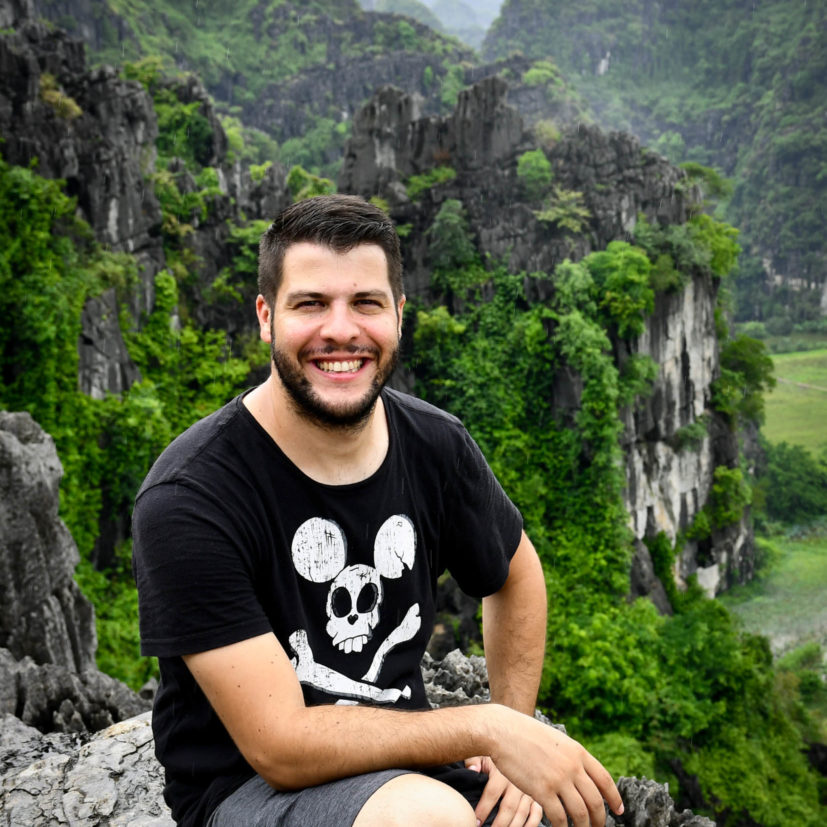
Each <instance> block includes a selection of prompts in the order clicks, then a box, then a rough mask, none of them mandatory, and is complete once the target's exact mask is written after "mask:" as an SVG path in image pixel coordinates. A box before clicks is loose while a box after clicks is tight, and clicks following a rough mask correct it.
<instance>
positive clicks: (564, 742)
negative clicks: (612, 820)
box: [490, 705, 623, 827]
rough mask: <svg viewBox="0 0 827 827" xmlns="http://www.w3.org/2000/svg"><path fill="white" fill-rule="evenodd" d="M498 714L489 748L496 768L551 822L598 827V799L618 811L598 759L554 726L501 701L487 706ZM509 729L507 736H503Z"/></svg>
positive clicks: (601, 815)
mask: <svg viewBox="0 0 827 827" xmlns="http://www.w3.org/2000/svg"><path fill="white" fill-rule="evenodd" d="M490 709H491V711H492V712H493V713H494V715H495V717H500V716H502V719H504V720H502V722H501V723H500V726H502V732H504V733H508V735H506V737H498V738H496V740H495V743H494V749H493V750H492V753H491V754H492V758H493V759H494V761H495V762H496V763H497V765H498V767H499V768H500V770H501V772H502V773H503V774H504V775H505V776H506V777H509V778H517V779H519V782H520V786H521V787H522V788H523V789H524V790H526V791H527V793H528V794H529V795H530V796H531V797H532V798H533V799H535V800H536V801H537V802H539V804H540V806H541V807H542V808H543V811H544V812H545V814H546V817H547V818H548V820H549V821H550V822H551V824H552V825H553V827H566V823H567V822H566V816H567V815H568V817H569V818H570V819H571V820H572V823H573V824H574V827H590V825H591V827H604V825H605V823H606V811H605V808H604V806H603V802H604V800H605V801H606V803H608V805H609V807H610V808H611V810H612V812H614V813H617V814H618V815H620V814H621V813H622V812H623V801H622V799H621V798H620V793H619V792H618V790H617V787H616V786H615V783H614V781H612V777H611V775H609V773H608V772H607V771H606V769H605V768H604V767H603V765H602V764H601V763H600V762H599V761H598V760H597V759H596V758H595V757H594V756H593V755H591V754H590V753H589V752H588V751H587V750H586V748H585V747H583V746H582V745H581V744H579V743H578V742H577V741H575V740H573V739H572V738H569V737H568V735H564V734H563V733H562V732H560V731H559V730H557V729H554V728H553V727H550V726H547V725H546V724H542V723H540V722H539V721H536V720H534V719H533V718H529V717H528V716H525V715H519V714H517V713H514V712H513V710H510V709H507V708H505V707H497V706H496V705H492V706H491V707H490ZM509 735H510V737H509Z"/></svg>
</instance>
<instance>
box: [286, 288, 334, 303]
mask: <svg viewBox="0 0 827 827" xmlns="http://www.w3.org/2000/svg"><path fill="white" fill-rule="evenodd" d="M324 297H325V295H324V293H319V292H317V291H315V290H294V291H293V292H292V293H288V294H287V295H286V296H285V297H284V299H285V301H286V302H287V303H288V304H293V303H294V302H297V301H302V300H304V299H323V298H324Z"/></svg>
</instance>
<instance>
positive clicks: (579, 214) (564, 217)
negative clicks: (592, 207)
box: [534, 186, 591, 235]
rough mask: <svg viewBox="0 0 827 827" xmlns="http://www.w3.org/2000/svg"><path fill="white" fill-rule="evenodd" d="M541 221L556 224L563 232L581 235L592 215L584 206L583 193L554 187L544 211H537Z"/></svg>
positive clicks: (535, 213)
mask: <svg viewBox="0 0 827 827" xmlns="http://www.w3.org/2000/svg"><path fill="white" fill-rule="evenodd" d="M534 215H536V216H537V219H538V220H539V221H547V222H548V223H549V224H555V225H556V226H558V227H559V228H560V229H562V230H567V231H568V232H570V233H573V234H574V235H579V234H580V233H582V232H583V230H584V228H585V227H586V225H587V224H588V222H589V219H590V218H591V213H590V212H589V211H588V209H587V208H586V207H585V206H584V205H583V193H582V192H577V190H567V189H563V188H562V187H557V186H555V187H553V188H552V192H551V196H550V197H549V198H548V199H547V200H546V201H545V202H544V204H543V209H542V210H535V212H534Z"/></svg>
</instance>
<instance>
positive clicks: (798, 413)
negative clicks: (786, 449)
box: [763, 350, 827, 454]
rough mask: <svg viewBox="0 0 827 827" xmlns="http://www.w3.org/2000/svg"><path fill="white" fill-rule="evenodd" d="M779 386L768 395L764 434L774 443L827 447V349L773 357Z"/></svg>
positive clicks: (815, 447)
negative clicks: (826, 423)
mask: <svg viewBox="0 0 827 827" xmlns="http://www.w3.org/2000/svg"><path fill="white" fill-rule="evenodd" d="M772 361H773V365H774V367H775V375H776V378H777V384H776V386H775V388H774V389H773V390H772V392H771V393H769V394H768V395H767V398H766V401H765V406H766V423H765V425H764V428H763V433H764V434H765V436H766V437H767V439H769V440H770V441H771V442H790V443H795V444H798V445H803V446H804V447H805V448H808V449H809V450H811V451H812V452H813V453H815V454H818V453H820V452H821V451H822V450H823V449H824V448H825V447H827V432H825V427H824V423H825V421H827V350H812V351H808V352H806V353H784V354H777V355H775V356H773V357H772Z"/></svg>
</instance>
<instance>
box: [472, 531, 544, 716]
mask: <svg viewBox="0 0 827 827" xmlns="http://www.w3.org/2000/svg"><path fill="white" fill-rule="evenodd" d="M547 608H548V604H547V600H546V581H545V575H544V574H543V568H542V565H541V564H540V559H539V557H538V556H537V552H536V551H535V550H534V546H533V545H532V544H531V541H530V540H529V539H528V537H527V536H526V534H525V532H523V534H522V538H521V539H520V544H519V545H518V546H517V551H516V552H515V553H514V556H513V557H512V559H511V567H510V568H509V571H508V578H507V579H506V581H505V583H504V584H503V586H502V588H501V589H500V590H499V591H497V592H495V593H494V594H492V595H490V596H489V597H485V598H483V601H482V627H483V642H484V644H485V660H486V663H487V665H488V681H489V684H490V686H491V700H492V701H493V702H494V703H500V704H505V705H506V706H510V707H511V708H512V709H516V710H518V711H519V712H524V713H525V714H526V715H534V707H535V705H536V703H537V690H538V689H539V687H540V675H541V673H542V671H543V658H544V656H545V648H546V611H547Z"/></svg>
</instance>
